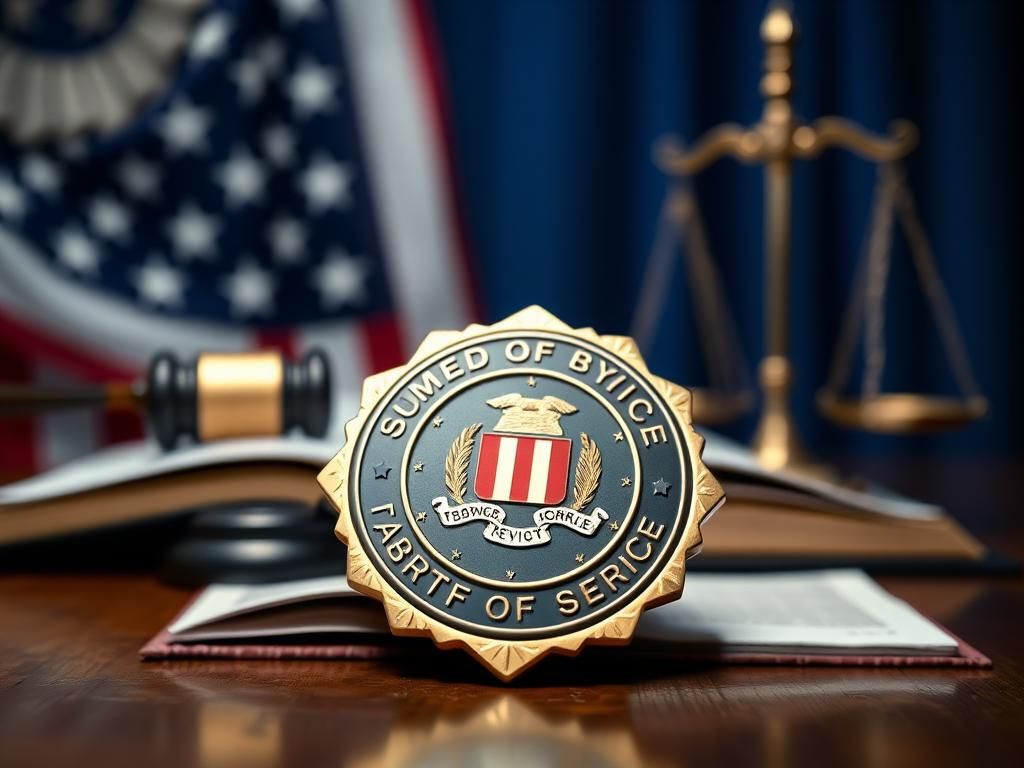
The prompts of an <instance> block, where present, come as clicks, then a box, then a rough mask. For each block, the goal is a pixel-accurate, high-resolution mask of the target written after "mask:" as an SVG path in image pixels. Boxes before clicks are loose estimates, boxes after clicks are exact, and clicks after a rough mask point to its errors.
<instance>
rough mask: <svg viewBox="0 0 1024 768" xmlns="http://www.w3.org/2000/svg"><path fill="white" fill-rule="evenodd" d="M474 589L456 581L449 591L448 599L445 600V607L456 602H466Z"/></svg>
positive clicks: (449, 606)
mask: <svg viewBox="0 0 1024 768" xmlns="http://www.w3.org/2000/svg"><path fill="white" fill-rule="evenodd" d="M472 591H473V590H472V589H471V588H469V587H467V586H464V585H462V584H459V582H455V583H454V584H452V591H451V592H449V593H448V599H447V600H445V601H444V605H445V607H446V608H451V605H452V603H454V602H460V603H464V602H466V597H467V596H468V595H469V593H470V592H472Z"/></svg>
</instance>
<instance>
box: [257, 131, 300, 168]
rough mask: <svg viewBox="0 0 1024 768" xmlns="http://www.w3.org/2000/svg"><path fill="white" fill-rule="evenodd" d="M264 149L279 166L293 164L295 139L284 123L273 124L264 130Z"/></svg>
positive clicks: (271, 160)
mask: <svg viewBox="0 0 1024 768" xmlns="http://www.w3.org/2000/svg"><path fill="white" fill-rule="evenodd" d="M263 151H264V152H265V153H266V155H267V157H269V158H270V162H272V163H273V164H274V165H276V166H277V167H279V168H280V167H282V166H286V165H291V162H292V160H294V159H295V139H294V138H292V134H291V131H289V130H288V128H287V127H286V126H284V125H280V124H279V125H272V126H270V127H269V128H267V130H266V131H264V132H263Z"/></svg>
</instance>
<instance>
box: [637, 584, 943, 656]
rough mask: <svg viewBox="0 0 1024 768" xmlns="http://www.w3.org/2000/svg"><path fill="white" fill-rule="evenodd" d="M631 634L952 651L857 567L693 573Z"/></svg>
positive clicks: (785, 645) (728, 643)
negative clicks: (678, 596) (676, 597)
mask: <svg viewBox="0 0 1024 768" xmlns="http://www.w3.org/2000/svg"><path fill="white" fill-rule="evenodd" d="M637 636H638V637H643V638H646V639H649V640H659V641H665V642H683V643H694V644H699V643H707V644H713V645H716V646H717V645H721V646H725V647H728V648H730V649H748V650H759V649H762V648H763V649H791V650H807V651H813V652H825V651H828V650H829V649H835V650H838V651H841V650H860V651H862V652H868V651H886V650H894V651H897V650H899V651H919V652H922V653H925V652H927V653H932V652H934V653H938V654H943V653H952V652H955V651H956V648H957V643H956V640H954V639H953V638H952V637H950V636H949V635H948V634H946V633H945V632H943V631H942V630H941V629H939V628H938V627H937V626H935V625H934V624H933V623H932V622H930V621H928V620H927V619H925V618H924V617H923V616H921V614H919V613H918V612H917V611H916V610H914V609H913V608H912V607H911V606H910V605H908V604H907V603H905V602H904V601H902V600H899V599H898V598H896V597H893V596H892V595H890V594H889V593H888V592H886V591H885V590H884V589H882V588H881V587H880V586H879V585H878V584H877V583H875V582H874V581H873V580H872V579H870V578H869V577H868V576H867V575H866V574H865V573H863V572H862V571H856V570H834V571H814V572H798V573H778V574H703V573H701V574H692V575H689V576H687V577H686V588H685V590H684V592H683V599H682V600H680V601H678V602H675V603H670V604H668V605H665V606H663V607H661V608H656V609H654V610H653V611H650V612H649V613H646V614H644V616H643V617H642V618H641V620H640V625H639V627H638V628H637Z"/></svg>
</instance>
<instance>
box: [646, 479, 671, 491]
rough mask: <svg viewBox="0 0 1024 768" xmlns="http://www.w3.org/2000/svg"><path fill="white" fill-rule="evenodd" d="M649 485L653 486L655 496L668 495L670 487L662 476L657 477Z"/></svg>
mask: <svg viewBox="0 0 1024 768" xmlns="http://www.w3.org/2000/svg"><path fill="white" fill-rule="evenodd" d="M651 485H653V486H654V495H655V496H668V492H669V489H670V488H671V487H672V485H671V484H669V483H666V482H665V478H663V477H659V478H658V479H657V480H655V481H654V482H653V483H651Z"/></svg>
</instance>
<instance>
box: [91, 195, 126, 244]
mask: <svg viewBox="0 0 1024 768" xmlns="http://www.w3.org/2000/svg"><path fill="white" fill-rule="evenodd" d="M89 225H90V226H91V227H92V228H93V229H94V230H95V231H96V232H97V233H98V234H99V235H101V236H102V237H105V238H107V239H108V240H113V241H114V242H117V243H123V242H124V241H125V240H126V239H127V238H128V234H129V232H128V230H129V228H130V227H131V217H130V215H129V213H128V210H127V209H126V208H125V207H124V206H123V205H121V204H120V203H119V202H117V201H116V200H114V199H113V198H111V197H100V198H97V199H96V200H93V201H92V204H91V205H90V206H89Z"/></svg>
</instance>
